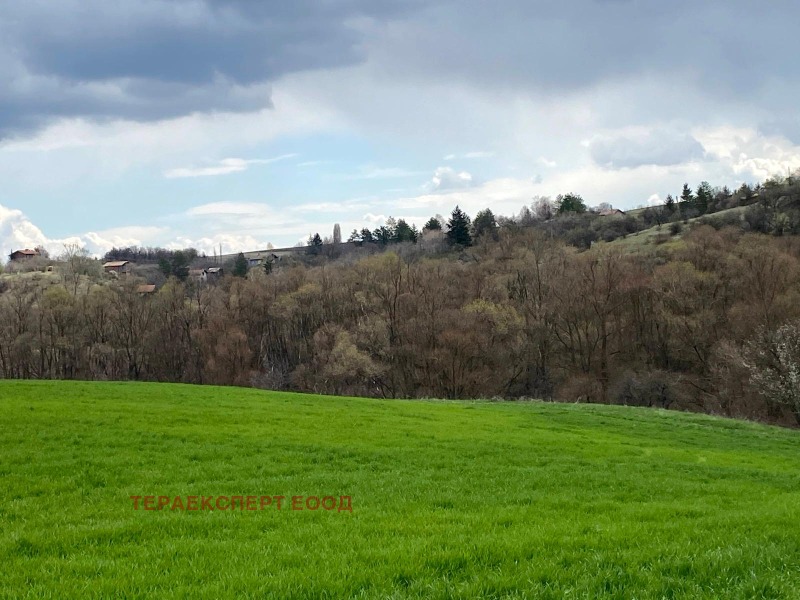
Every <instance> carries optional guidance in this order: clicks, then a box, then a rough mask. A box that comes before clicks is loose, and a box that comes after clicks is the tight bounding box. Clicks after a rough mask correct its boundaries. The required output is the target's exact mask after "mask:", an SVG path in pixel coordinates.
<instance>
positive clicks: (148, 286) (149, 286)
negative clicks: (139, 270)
mask: <svg viewBox="0 0 800 600" xmlns="http://www.w3.org/2000/svg"><path fill="white" fill-rule="evenodd" d="M155 291H156V286H155V284H154V283H143V284H142V285H139V286H137V288H136V293H137V294H153V293H155Z"/></svg>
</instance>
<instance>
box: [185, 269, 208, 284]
mask: <svg viewBox="0 0 800 600" xmlns="http://www.w3.org/2000/svg"><path fill="white" fill-rule="evenodd" d="M189 278H190V279H192V280H193V281H198V282H202V283H205V282H206V281H208V270H207V269H189Z"/></svg>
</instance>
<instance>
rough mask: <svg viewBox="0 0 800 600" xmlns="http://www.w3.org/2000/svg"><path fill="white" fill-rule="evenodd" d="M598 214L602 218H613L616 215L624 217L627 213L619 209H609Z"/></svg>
mask: <svg viewBox="0 0 800 600" xmlns="http://www.w3.org/2000/svg"><path fill="white" fill-rule="evenodd" d="M597 214H599V215H600V216H601V217H613V216H615V215H624V214H625V211H623V210H620V209H618V208H607V209H606V210H601V211H600V212H599V213H597Z"/></svg>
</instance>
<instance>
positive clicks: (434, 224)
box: [422, 217, 442, 231]
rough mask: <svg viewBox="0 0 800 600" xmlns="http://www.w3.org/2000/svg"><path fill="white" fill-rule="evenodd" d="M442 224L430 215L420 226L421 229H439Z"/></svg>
mask: <svg viewBox="0 0 800 600" xmlns="http://www.w3.org/2000/svg"><path fill="white" fill-rule="evenodd" d="M441 230H442V224H441V223H440V222H439V219H437V218H436V217H431V218H430V219H428V222H427V223H425V225H424V226H423V227H422V231H441Z"/></svg>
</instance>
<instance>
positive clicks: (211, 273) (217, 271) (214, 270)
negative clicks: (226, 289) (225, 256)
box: [206, 267, 224, 279]
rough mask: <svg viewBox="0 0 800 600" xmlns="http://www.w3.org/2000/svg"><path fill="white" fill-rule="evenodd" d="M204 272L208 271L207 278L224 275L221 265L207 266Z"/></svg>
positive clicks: (216, 277)
mask: <svg viewBox="0 0 800 600" xmlns="http://www.w3.org/2000/svg"><path fill="white" fill-rule="evenodd" d="M206 273H208V278H209V279H219V278H220V277H222V276H223V275H224V273H223V271H222V267H209V268H208V269H206Z"/></svg>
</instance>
